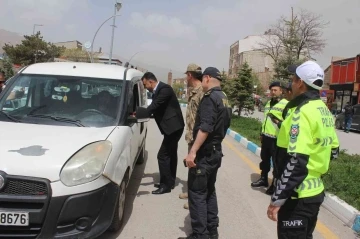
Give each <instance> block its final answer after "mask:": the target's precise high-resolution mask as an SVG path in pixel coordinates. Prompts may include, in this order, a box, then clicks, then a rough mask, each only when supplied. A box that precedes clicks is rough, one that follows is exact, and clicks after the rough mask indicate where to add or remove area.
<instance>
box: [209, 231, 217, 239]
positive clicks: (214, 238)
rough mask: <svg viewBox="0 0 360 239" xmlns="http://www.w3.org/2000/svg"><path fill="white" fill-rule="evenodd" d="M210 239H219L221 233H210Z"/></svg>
mask: <svg viewBox="0 0 360 239" xmlns="http://www.w3.org/2000/svg"><path fill="white" fill-rule="evenodd" d="M209 239H219V233H218V232H210V233H209Z"/></svg>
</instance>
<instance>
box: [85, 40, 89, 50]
mask: <svg viewBox="0 0 360 239" xmlns="http://www.w3.org/2000/svg"><path fill="white" fill-rule="evenodd" d="M84 47H85V48H86V49H90V47H91V42H89V41H87V42H85V44H84Z"/></svg>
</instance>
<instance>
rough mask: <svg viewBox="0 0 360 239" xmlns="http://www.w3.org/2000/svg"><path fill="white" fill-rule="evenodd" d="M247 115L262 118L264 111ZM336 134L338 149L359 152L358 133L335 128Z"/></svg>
mask: <svg viewBox="0 0 360 239" xmlns="http://www.w3.org/2000/svg"><path fill="white" fill-rule="evenodd" d="M248 117H252V118H257V119H260V120H262V119H263V118H264V112H259V111H257V110H255V111H254V114H252V115H248ZM336 133H337V136H338V138H339V141H340V149H345V150H346V152H347V153H349V154H359V155H360V147H359V143H358V141H359V140H360V133H359V132H356V131H351V132H350V133H345V132H344V131H343V130H336Z"/></svg>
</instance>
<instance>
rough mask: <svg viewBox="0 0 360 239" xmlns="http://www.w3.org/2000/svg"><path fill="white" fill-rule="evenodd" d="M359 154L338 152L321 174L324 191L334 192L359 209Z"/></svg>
mask: <svg viewBox="0 0 360 239" xmlns="http://www.w3.org/2000/svg"><path fill="white" fill-rule="evenodd" d="M359 179H360V155H349V154H346V153H345V151H342V152H340V155H339V158H338V159H334V160H332V161H331V162H330V169H329V171H328V173H327V174H325V175H324V176H323V180H324V184H325V188H326V191H328V192H330V193H333V194H335V195H336V196H338V197H339V198H341V199H342V200H344V201H345V202H347V203H348V204H350V205H352V206H353V207H355V208H356V209H358V210H359V209H360V184H359Z"/></svg>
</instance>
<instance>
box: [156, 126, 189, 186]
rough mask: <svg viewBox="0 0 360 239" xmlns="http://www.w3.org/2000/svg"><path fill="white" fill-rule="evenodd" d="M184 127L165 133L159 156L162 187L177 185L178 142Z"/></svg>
mask: <svg viewBox="0 0 360 239" xmlns="http://www.w3.org/2000/svg"><path fill="white" fill-rule="evenodd" d="M183 131H184V129H180V130H178V131H175V132H174V133H172V134H170V135H164V139H163V142H162V144H161V146H160V149H159V152H158V155H157V158H158V163H159V172H160V184H161V186H162V187H167V188H171V187H172V186H174V185H175V180H176V170H177V163H178V155H177V151H178V143H179V140H180V138H181V136H182V134H183Z"/></svg>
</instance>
